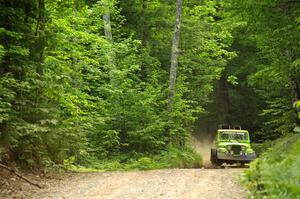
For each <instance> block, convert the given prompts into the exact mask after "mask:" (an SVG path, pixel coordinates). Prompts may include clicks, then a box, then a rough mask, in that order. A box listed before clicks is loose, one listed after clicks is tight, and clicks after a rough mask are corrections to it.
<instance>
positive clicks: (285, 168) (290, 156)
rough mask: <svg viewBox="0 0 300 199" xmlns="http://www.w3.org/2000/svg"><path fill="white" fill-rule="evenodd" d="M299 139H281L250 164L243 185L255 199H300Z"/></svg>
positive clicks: (296, 137) (298, 137)
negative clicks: (265, 198)
mask: <svg viewBox="0 0 300 199" xmlns="http://www.w3.org/2000/svg"><path fill="white" fill-rule="evenodd" d="M299 164H300V136H299V135H298V134H297V135H292V136H287V137H285V138H283V139H280V140H278V141H277V142H276V144H275V146H274V147H273V148H271V149H270V150H268V152H267V153H265V154H263V155H262V157H261V158H260V159H258V160H256V161H254V162H253V163H252V164H251V168H250V169H249V170H247V171H246V174H245V176H244V183H245V184H246V186H247V187H248V188H249V189H250V190H251V191H252V192H251V193H252V195H253V197H254V198H264V197H267V198H286V199H288V198H290V199H292V198H293V199H294V198H295V199H296V198H300V186H299V182H300V170H299Z"/></svg>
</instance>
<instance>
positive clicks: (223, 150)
mask: <svg viewBox="0 0 300 199" xmlns="http://www.w3.org/2000/svg"><path fill="white" fill-rule="evenodd" d="M218 152H219V153H225V152H226V148H223V147H222V148H218Z"/></svg>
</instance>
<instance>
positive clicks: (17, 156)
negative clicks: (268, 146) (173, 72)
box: [0, 0, 300, 169]
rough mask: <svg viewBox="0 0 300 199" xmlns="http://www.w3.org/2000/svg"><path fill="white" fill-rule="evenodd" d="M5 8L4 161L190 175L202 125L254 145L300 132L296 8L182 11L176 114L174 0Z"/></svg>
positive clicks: (189, 7) (272, 0)
mask: <svg viewBox="0 0 300 199" xmlns="http://www.w3.org/2000/svg"><path fill="white" fill-rule="evenodd" d="M0 8H1V12H0V17H1V21H0V161H1V162H4V163H9V162H18V163H19V164H21V165H23V166H27V167H30V168H34V167H55V166H57V165H66V166H67V167H72V166H74V165H76V167H80V166H85V167H86V166H92V167H95V168H99V169H121V168H123V169H124V168H125V169H130V168H136V167H139V168H142V169H149V168H166V167H187V168H189V167H193V166H200V162H201V157H199V156H198V155H197V154H195V153H194V152H193V151H192V150H191V149H190V142H189V139H190V136H191V133H192V132H193V131H195V129H197V128H199V127H198V126H202V127H203V126H204V125H203V124H205V123H207V126H208V127H207V129H209V128H210V129H214V128H215V127H216V126H217V125H218V124H221V123H231V124H238V125H242V126H243V127H244V128H245V129H248V130H250V134H251V136H252V139H254V140H255V141H259V142H263V141H265V140H267V139H271V140H274V139H276V138H279V137H281V136H282V135H285V134H287V133H288V132H291V130H292V129H293V128H294V126H295V122H296V120H295V118H296V115H295V113H294V111H293V109H292V104H293V102H294V101H295V100H297V99H298V100H299V99H300V60H299V59H300V58H299V57H300V44H299V41H300V17H299V13H300V3H299V2H298V1H290V0H266V1H259V2H258V1H255V0H247V1H242V0H230V1H229V0H228V1H227V0H226V1H221V0H204V1H198V0H190V1H183V13H182V23H181V24H182V27H181V36H180V47H179V49H180V52H179V60H178V61H179V65H178V71H177V80H176V87H175V96H174V99H173V105H172V109H168V93H169V90H168V88H169V81H168V80H169V70H170V58H171V44H172V36H173V34H174V33H173V30H174V24H175V15H176V3H175V1H165V0H113V1H108V0H64V1H62V0H52V1H49V0H2V1H1V5H0ZM108 14H109V16H110V20H111V21H110V22H111V33H112V39H111V38H108V37H107V35H106V34H105V31H104V30H107V26H106V25H104V24H105V22H104V18H103V16H105V15H108ZM199 124H200V125H199ZM202 129H203V128H202ZM291 150H293V149H291Z"/></svg>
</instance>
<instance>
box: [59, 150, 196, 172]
mask: <svg viewBox="0 0 300 199" xmlns="http://www.w3.org/2000/svg"><path fill="white" fill-rule="evenodd" d="M65 166H66V168H67V169H71V170H79V171H83V170H84V169H83V167H84V168H86V169H85V170H90V169H98V170H106V171H112V170H134V169H138V170H150V169H166V168H200V167H201V166H202V157H201V156H200V155H199V154H197V153H196V152H195V151H194V150H193V149H191V148H176V147H174V146H169V147H168V150H166V151H162V152H161V153H158V154H156V155H153V154H148V155H147V154H142V153H132V154H127V155H119V156H115V157H112V158H111V159H107V160H102V161H99V160H97V159H94V160H93V159H90V160H89V163H87V164H85V165H82V166H75V165H74V164H72V162H71V164H70V162H65Z"/></svg>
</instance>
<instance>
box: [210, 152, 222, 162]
mask: <svg viewBox="0 0 300 199" xmlns="http://www.w3.org/2000/svg"><path fill="white" fill-rule="evenodd" d="M210 161H211V163H212V165H213V166H221V165H222V163H221V162H220V160H219V159H218V156H217V150H216V149H211V151H210Z"/></svg>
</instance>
